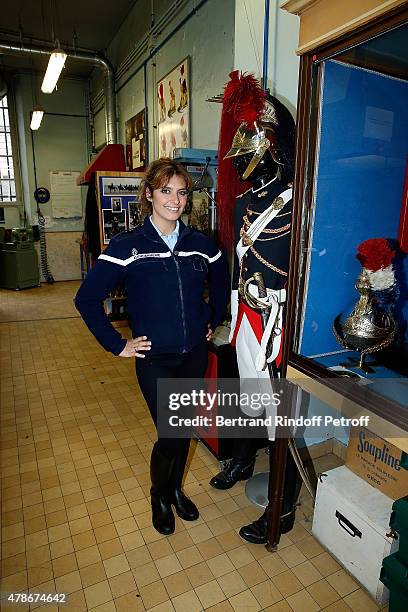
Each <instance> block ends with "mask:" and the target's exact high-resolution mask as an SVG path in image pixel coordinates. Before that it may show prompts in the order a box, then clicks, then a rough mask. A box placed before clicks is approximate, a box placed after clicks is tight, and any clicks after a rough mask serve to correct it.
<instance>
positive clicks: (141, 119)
mask: <svg viewBox="0 0 408 612" xmlns="http://www.w3.org/2000/svg"><path fill="white" fill-rule="evenodd" d="M125 134H126V168H127V169H128V170H140V171H141V172H143V171H144V170H145V168H146V109H145V108H144V109H143V110H141V111H140V112H139V113H136V115H134V116H133V117H131V118H130V119H128V121H126V122H125Z"/></svg>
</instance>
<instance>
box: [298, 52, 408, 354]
mask: <svg viewBox="0 0 408 612" xmlns="http://www.w3.org/2000/svg"><path fill="white" fill-rule="evenodd" d="M407 102H408V83H406V82H404V81H399V80H397V79H393V78H391V77H387V76H383V75H380V74H376V73H373V72H369V71H366V70H363V69H361V68H356V67H354V66H349V65H347V66H346V65H344V64H340V63H338V62H335V61H327V62H326V63H325V68H324V83H323V93H322V120H321V138H320V153H319V167H318V176H317V190H316V211H315V223H314V234H313V242H312V254H311V268H310V278H309V286H308V296H307V306H306V311H305V321H304V330H303V339H302V345H301V351H300V352H301V353H302V354H303V355H306V356H307V355H314V354H318V353H322V352H326V351H336V350H339V349H340V348H341V347H340V346H339V344H338V343H337V342H336V340H335V338H334V336H333V333H332V331H331V330H332V324H333V320H334V318H335V317H336V315H338V314H339V313H340V312H342V311H343V310H345V309H347V308H348V307H349V306H350V305H351V304H353V303H354V302H355V301H356V300H357V298H358V294H357V291H356V290H355V288H354V283H355V281H356V279H357V276H358V274H359V272H360V270H361V266H360V264H359V262H358V260H357V259H356V257H355V254H356V247H357V245H358V244H359V243H360V242H362V241H363V240H366V239H368V238H394V239H396V238H397V237H398V226H399V219H400V211H401V200H402V192H403V185H404V174H405V165H406V159H407V153H408V103H407ZM367 109H368V110H367ZM384 110H385V111H388V112H387V113H385V114H384V113H383V111H384ZM367 114H368V115H369V117H370V118H367ZM407 260H408V257H405V261H404V263H403V270H402V273H403V274H402V275H403V276H404V277H405V283H404V286H405V287H406V279H407V277H408V261H407ZM404 300H405V301H404V303H403V313H404V318H405V320H406V319H407V318H408V303H407V298H406V295H405V296H404Z"/></svg>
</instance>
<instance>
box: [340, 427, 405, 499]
mask: <svg viewBox="0 0 408 612" xmlns="http://www.w3.org/2000/svg"><path fill="white" fill-rule="evenodd" d="M402 455H403V451H401V450H400V449H399V448H397V447H396V446H394V445H393V444H390V443H389V442H387V441H386V440H384V439H383V438H379V437H378V436H376V435H375V434H373V433H372V432H371V431H369V430H368V429H366V428H365V427H358V426H357V427H352V428H351V432H350V440H349V444H348V448H347V456H346V465H347V467H348V468H349V469H350V470H351V471H352V472H354V473H355V474H357V475H358V476H360V478H363V480H365V481H366V482H368V483H369V484H370V485H371V486H372V487H375V488H376V489H379V490H380V491H382V493H384V494H385V495H388V497H391V498H392V499H399V498H400V497H404V496H405V495H407V494H408V470H406V469H404V468H403V467H402V466H401V456H402Z"/></svg>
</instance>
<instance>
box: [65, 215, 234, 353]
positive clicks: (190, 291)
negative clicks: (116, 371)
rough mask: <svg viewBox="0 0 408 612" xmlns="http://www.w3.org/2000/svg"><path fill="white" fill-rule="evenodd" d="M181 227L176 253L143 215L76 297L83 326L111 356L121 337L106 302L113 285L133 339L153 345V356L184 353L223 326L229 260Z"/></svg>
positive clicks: (109, 250) (195, 233)
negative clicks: (122, 293) (122, 294)
mask: <svg viewBox="0 0 408 612" xmlns="http://www.w3.org/2000/svg"><path fill="white" fill-rule="evenodd" d="M179 223H180V226H179V238H178V241H177V244H176V245H175V247H174V251H173V253H172V252H171V250H170V249H169V247H168V246H167V244H166V243H165V242H164V240H162V239H161V237H160V236H159V235H158V233H157V231H156V230H155V228H154V227H153V225H152V224H151V222H150V219H149V218H148V217H146V219H145V222H144V224H143V225H141V226H140V227H137V228H136V229H135V230H133V231H131V232H125V233H123V234H119V235H118V236H115V237H114V238H112V239H111V240H110V243H109V246H108V247H107V249H106V250H105V251H104V252H103V253H102V254H101V255H100V256H99V258H98V261H97V263H96V265H95V266H94V267H93V268H92V270H91V271H90V272H89V274H88V275H87V276H86V278H85V280H84V282H83V283H82V285H81V287H80V289H79V291H78V293H77V295H76V297H75V306H76V307H77V309H78V310H79V312H80V313H81V315H82V318H83V319H84V321H85V323H86V325H87V326H88V328H89V329H90V330H91V332H92V333H93V335H94V336H95V337H96V339H97V340H98V341H99V342H100V344H101V345H102V346H103V347H104V348H105V349H106V350H107V351H110V352H112V353H113V354H114V355H119V353H121V352H122V350H123V349H124V347H125V345H126V340H125V339H124V338H122V336H121V335H120V334H119V332H118V331H117V330H116V329H115V328H114V327H113V326H112V325H111V323H110V321H109V319H108V317H107V315H106V314H105V311H104V308H103V300H104V299H105V298H106V297H107V296H108V294H109V292H110V291H112V289H114V288H115V287H117V286H118V285H123V286H124V287H125V288H126V291H127V296H128V312H129V317H130V321H131V326H132V336H133V337H134V338H136V337H138V336H147V338H148V340H151V342H152V348H151V350H150V351H149V354H150V355H153V354H156V353H185V352H188V351H190V350H191V349H192V348H194V347H195V346H197V345H198V344H199V343H200V342H202V341H203V340H204V338H205V335H206V333H207V329H208V328H207V326H208V323H210V325H211V327H212V329H215V327H216V326H217V325H219V324H220V323H221V322H222V321H223V318H224V315H225V309H226V306H227V303H228V300H229V291H230V282H229V274H228V266H227V263H226V260H225V258H224V256H223V255H222V253H221V251H219V250H218V248H217V247H216V245H215V244H214V242H213V241H212V240H211V239H210V238H208V236H206V235H205V234H203V233H201V232H199V231H196V230H193V229H191V228H189V227H186V226H185V225H184V223H182V222H181V221H180V222H179ZM206 284H207V286H208V292H209V300H208V303H206V302H205V301H204V299H203V292H204V289H205V286H206Z"/></svg>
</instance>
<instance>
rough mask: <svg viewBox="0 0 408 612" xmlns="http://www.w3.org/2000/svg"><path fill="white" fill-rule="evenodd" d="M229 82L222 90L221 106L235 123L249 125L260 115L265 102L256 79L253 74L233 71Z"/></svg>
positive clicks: (263, 93)
mask: <svg viewBox="0 0 408 612" xmlns="http://www.w3.org/2000/svg"><path fill="white" fill-rule="evenodd" d="M230 77H231V80H230V82H229V83H227V85H226V87H225V89H224V97H223V106H224V107H225V110H226V111H227V113H230V114H231V115H232V116H233V117H234V119H235V121H237V122H239V123H242V122H245V123H246V124H248V125H251V124H252V123H253V122H254V121H257V120H258V119H259V117H260V115H261V113H262V110H263V107H264V101H265V92H264V91H263V89H262V87H261V85H260V83H259V81H258V79H256V78H255V77H254V75H253V74H246V73H245V72H241V75H239V71H238V70H235V71H234V72H231V74H230Z"/></svg>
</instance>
